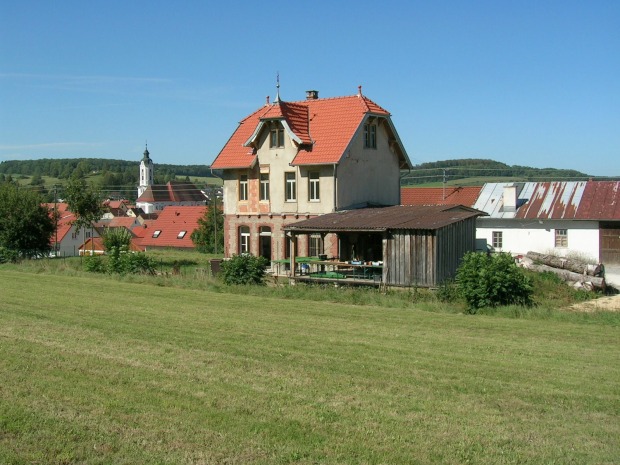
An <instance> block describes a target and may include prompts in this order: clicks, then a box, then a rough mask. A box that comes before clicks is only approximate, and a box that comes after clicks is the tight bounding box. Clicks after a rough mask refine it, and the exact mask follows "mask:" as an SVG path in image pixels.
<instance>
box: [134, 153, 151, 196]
mask: <svg viewBox="0 0 620 465" xmlns="http://www.w3.org/2000/svg"><path fill="white" fill-rule="evenodd" d="M149 155H150V154H149V149H148V145H146V146H145V148H144V153H143V157H142V161H141V162H140V184H139V185H138V198H140V196H141V195H142V194H143V193H144V191H145V190H146V188H147V187H149V186H152V185H153V174H154V172H155V168H154V166H153V160H151V158H150V157H149Z"/></svg>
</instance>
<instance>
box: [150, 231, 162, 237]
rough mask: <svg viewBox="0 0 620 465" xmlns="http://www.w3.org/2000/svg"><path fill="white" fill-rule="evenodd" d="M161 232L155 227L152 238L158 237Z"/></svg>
mask: <svg viewBox="0 0 620 465" xmlns="http://www.w3.org/2000/svg"><path fill="white" fill-rule="evenodd" d="M160 234H161V229H156V230H155V231H153V236H151V237H153V238H154V239H157V238H158V237H159V235H160Z"/></svg>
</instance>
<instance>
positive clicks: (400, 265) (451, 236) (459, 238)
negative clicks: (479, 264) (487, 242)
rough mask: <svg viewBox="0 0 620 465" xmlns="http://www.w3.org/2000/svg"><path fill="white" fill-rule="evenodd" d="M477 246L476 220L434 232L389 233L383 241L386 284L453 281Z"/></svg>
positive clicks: (431, 285) (425, 285) (412, 284)
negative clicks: (467, 256) (468, 255)
mask: <svg viewBox="0 0 620 465" xmlns="http://www.w3.org/2000/svg"><path fill="white" fill-rule="evenodd" d="M475 245H476V226H475V219H474V218H471V219H468V220H464V221H460V222H458V223H453V224H450V225H448V226H445V227H443V228H440V229H438V230H435V231H430V230H393V231H390V232H389V233H387V234H386V235H385V237H384V240H383V258H384V268H383V282H384V283H386V284H387V285H389V286H421V287H435V286H438V285H439V284H441V283H442V282H443V281H445V280H447V279H453V278H454V276H455V274H456V270H457V268H458V266H459V264H460V262H461V258H462V257H463V255H464V254H465V253H466V252H469V251H473V250H475Z"/></svg>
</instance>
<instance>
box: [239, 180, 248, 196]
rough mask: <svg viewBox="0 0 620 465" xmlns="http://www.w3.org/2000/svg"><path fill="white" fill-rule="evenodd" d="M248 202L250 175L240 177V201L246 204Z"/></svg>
mask: <svg viewBox="0 0 620 465" xmlns="http://www.w3.org/2000/svg"><path fill="white" fill-rule="evenodd" d="M247 200H248V175H247V174H241V175H239V201H240V202H245V201H247Z"/></svg>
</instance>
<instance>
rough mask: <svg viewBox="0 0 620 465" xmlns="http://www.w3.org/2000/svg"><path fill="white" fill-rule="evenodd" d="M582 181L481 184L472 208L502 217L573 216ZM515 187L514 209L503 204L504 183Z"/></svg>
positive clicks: (547, 217) (577, 204)
mask: <svg viewBox="0 0 620 465" xmlns="http://www.w3.org/2000/svg"><path fill="white" fill-rule="evenodd" d="M586 184H587V182H586V181H569V182H526V183H488V184H485V185H484V187H483V188H482V190H481V191H480V195H479V196H478V200H476V203H475V204H474V208H476V209H478V210H482V211H484V212H486V213H488V214H489V216H490V217H491V218H503V219H511V218H518V219H575V218H576V214H577V208H578V206H579V204H580V202H581V198H582V196H583V193H584V190H585V187H586ZM509 186H514V187H515V188H516V189H515V191H516V207H517V208H516V209H515V208H507V207H505V206H504V193H505V192H506V187H509Z"/></svg>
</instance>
